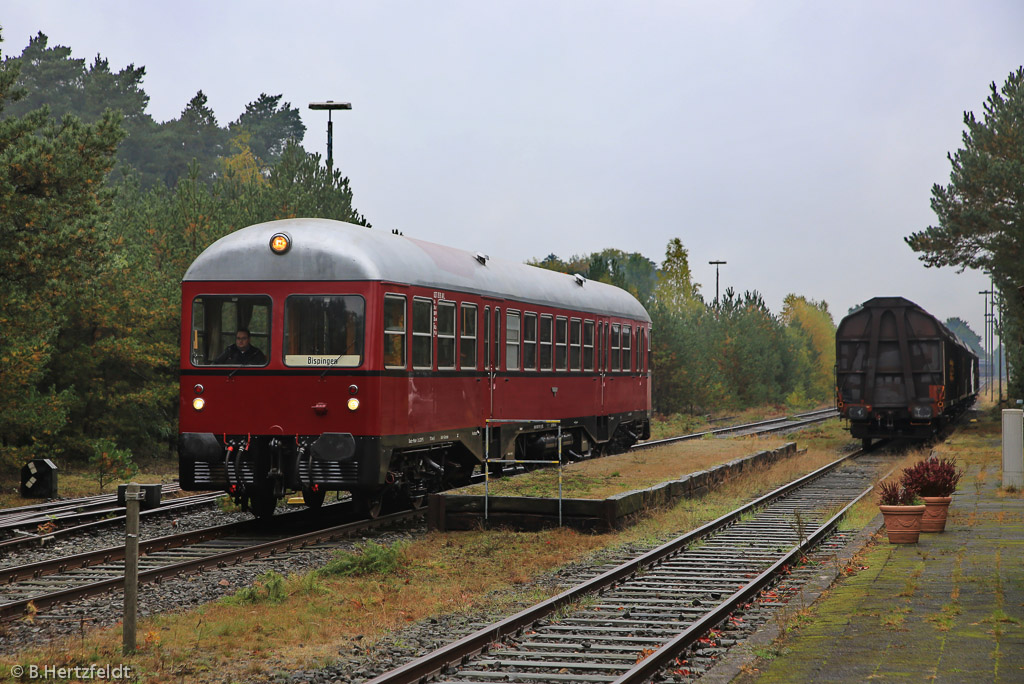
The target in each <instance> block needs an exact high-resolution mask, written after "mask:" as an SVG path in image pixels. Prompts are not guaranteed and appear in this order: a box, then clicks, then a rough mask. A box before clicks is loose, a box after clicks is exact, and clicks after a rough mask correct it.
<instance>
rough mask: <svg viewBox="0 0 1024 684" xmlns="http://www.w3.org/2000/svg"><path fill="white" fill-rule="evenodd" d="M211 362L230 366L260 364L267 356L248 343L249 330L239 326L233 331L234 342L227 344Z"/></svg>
mask: <svg viewBox="0 0 1024 684" xmlns="http://www.w3.org/2000/svg"><path fill="white" fill-rule="evenodd" d="M213 362H214V363H217V364H225V365H230V366H262V365H263V364H265V363H266V362H267V357H266V356H264V355H263V352H262V351H260V350H259V349H258V348H256V347H254V346H252V345H251V344H249V331H248V330H247V329H246V328H239V329H238V331H237V332H236V333H235V343H234V344H232V345H229V346H228V348H227V349H225V350H224V351H223V352H221V355H220V356H218V357H217V358H216V359H214V361H213Z"/></svg>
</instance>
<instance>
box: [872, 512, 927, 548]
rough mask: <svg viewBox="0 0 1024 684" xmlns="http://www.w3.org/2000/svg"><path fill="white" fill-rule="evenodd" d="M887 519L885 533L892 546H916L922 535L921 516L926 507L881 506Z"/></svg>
mask: <svg viewBox="0 0 1024 684" xmlns="http://www.w3.org/2000/svg"><path fill="white" fill-rule="evenodd" d="M878 508H879V509H881V511H882V516H883V517H884V518H885V531H886V533H887V534H888V535H889V543H890V544H916V543H917V539H918V537H919V536H920V535H921V516H922V515H924V505H923V504H922V505H920V506H879V507H878Z"/></svg>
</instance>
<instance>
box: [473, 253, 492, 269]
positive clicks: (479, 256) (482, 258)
mask: <svg viewBox="0 0 1024 684" xmlns="http://www.w3.org/2000/svg"><path fill="white" fill-rule="evenodd" d="M473 256H475V257H476V260H477V261H479V262H480V263H481V264H483V265H484V266H486V265H487V260H488V259H490V258H491V257H489V256H487V255H486V254H483V253H481V252H477V253H476V254H474V255H473Z"/></svg>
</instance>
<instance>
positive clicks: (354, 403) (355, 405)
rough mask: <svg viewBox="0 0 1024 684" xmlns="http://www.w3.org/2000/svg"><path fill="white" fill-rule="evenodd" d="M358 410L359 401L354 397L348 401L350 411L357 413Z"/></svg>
mask: <svg viewBox="0 0 1024 684" xmlns="http://www.w3.org/2000/svg"><path fill="white" fill-rule="evenodd" d="M357 408H359V400H358V399H356V398H355V397H352V398H351V399H349V400H348V410H349V411H355V410H356V409H357Z"/></svg>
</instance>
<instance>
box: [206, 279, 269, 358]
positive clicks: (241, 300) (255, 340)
mask: <svg viewBox="0 0 1024 684" xmlns="http://www.w3.org/2000/svg"><path fill="white" fill-rule="evenodd" d="M270 321H271V316H270V297H267V296H266V295H199V296H198V297H196V298H195V299H193V300H192V339H191V343H190V347H191V352H190V357H191V361H192V365H193V366H238V365H253V366H265V365H267V359H269V358H270ZM241 328H244V329H247V330H248V331H249V345H248V346H249V347H253V348H255V349H258V350H259V351H260V352H261V354H259V355H257V354H255V353H253V352H244V353H242V354H241V355H239V354H238V353H232V347H233V346H235V345H236V342H237V340H236V339H235V333H236V332H237V331H238V330H239V329H241ZM235 348H236V349H237V347H235ZM247 357H248V358H247Z"/></svg>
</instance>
